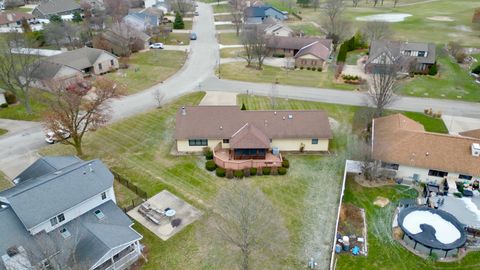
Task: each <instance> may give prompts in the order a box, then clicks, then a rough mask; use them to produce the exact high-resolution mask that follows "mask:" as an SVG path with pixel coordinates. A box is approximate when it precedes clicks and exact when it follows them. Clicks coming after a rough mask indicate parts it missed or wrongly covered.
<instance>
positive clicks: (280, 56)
mask: <svg viewBox="0 0 480 270" xmlns="http://www.w3.org/2000/svg"><path fill="white" fill-rule="evenodd" d="M272 56H273V57H277V58H285V54H284V53H274V54H272Z"/></svg>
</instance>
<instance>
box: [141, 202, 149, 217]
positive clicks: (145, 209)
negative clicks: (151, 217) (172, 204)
mask: <svg viewBox="0 0 480 270" xmlns="http://www.w3.org/2000/svg"><path fill="white" fill-rule="evenodd" d="M138 212H139V213H140V214H142V215H144V216H145V215H146V214H148V212H150V205H149V204H145V203H142V204H141V205H140V207H138Z"/></svg>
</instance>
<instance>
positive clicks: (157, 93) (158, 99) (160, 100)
mask: <svg viewBox="0 0 480 270" xmlns="http://www.w3.org/2000/svg"><path fill="white" fill-rule="evenodd" d="M153 98H154V99H155V102H156V103H157V108H162V105H163V101H164V99H165V93H163V92H162V91H160V88H158V87H157V88H155V90H154V91H153Z"/></svg>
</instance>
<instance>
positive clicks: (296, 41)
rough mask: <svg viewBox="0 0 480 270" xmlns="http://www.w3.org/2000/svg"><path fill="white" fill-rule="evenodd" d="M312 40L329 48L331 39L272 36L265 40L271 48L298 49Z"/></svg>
mask: <svg viewBox="0 0 480 270" xmlns="http://www.w3.org/2000/svg"><path fill="white" fill-rule="evenodd" d="M314 42H319V43H321V44H323V45H324V46H325V47H326V48H331V45H332V40H331V39H325V38H319V37H280V36H274V37H272V38H270V39H268V40H267V46H268V47H269V48H273V49H289V50H300V49H301V48H303V47H305V46H307V45H310V44H312V43H314Z"/></svg>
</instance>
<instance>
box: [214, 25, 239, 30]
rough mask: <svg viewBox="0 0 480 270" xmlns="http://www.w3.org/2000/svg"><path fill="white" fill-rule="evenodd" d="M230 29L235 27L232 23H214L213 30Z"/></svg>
mask: <svg viewBox="0 0 480 270" xmlns="http://www.w3.org/2000/svg"><path fill="white" fill-rule="evenodd" d="M230 29H235V25H233V24H219V25H215V30H230Z"/></svg>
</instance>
